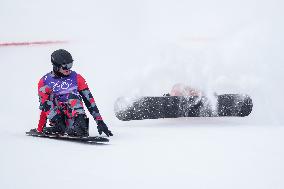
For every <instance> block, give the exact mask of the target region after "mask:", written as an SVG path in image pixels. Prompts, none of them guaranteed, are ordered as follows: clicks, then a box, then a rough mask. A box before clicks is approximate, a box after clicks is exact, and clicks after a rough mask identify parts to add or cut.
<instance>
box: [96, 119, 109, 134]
mask: <svg viewBox="0 0 284 189" xmlns="http://www.w3.org/2000/svg"><path fill="white" fill-rule="evenodd" d="M97 124H98V126H97V128H98V132H99V134H100V135H101V134H102V133H105V134H106V136H108V137H109V136H113V134H112V132H111V131H110V130H108V127H107V126H106V124H105V123H104V121H103V120H98V122H97Z"/></svg>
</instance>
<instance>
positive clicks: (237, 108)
mask: <svg viewBox="0 0 284 189" xmlns="http://www.w3.org/2000/svg"><path fill="white" fill-rule="evenodd" d="M252 107H253V103H252V99H251V98H250V97H249V96H248V95H244V94H222V95H215V97H213V99H212V98H211V99H210V98H208V97H206V96H202V97H199V96H163V97H149V96H147V97H142V98H139V99H136V100H134V101H130V102H129V101H128V100H127V98H119V99H117V101H116V102H115V107H114V111H115V115H116V117H117V118H118V119H119V120H122V121H130V120H143V119H160V118H179V117H224V116H232V117H244V116H248V115H249V114H250V113H251V111H252Z"/></svg>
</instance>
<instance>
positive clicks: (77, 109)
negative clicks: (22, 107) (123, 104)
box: [32, 49, 113, 137]
mask: <svg viewBox="0 0 284 189" xmlns="http://www.w3.org/2000/svg"><path fill="white" fill-rule="evenodd" d="M51 62H52V65H53V71H51V72H49V73H47V74H46V75H44V76H43V77H42V78H41V79H40V81H39V83H38V95H39V102H40V107H39V108H40V110H41V114H40V120H39V123H38V128H37V129H32V130H37V131H38V132H43V133H44V134H55V133H59V134H67V135H69V136H76V137H85V136H89V128H88V118H87V116H86V113H85V110H84V107H83V101H84V103H85V105H86V107H87V109H88V110H89V112H90V114H91V115H92V116H93V118H94V120H95V121H96V123H97V129H98V132H99V134H102V133H105V134H106V135H107V136H113V134H112V133H111V131H110V130H109V129H108V127H107V125H106V124H105V123H104V121H103V119H102V117H101V115H100V112H99V110H98V108H97V106H96V103H95V100H94V98H93V95H92V94H91V92H90V89H89V87H88V85H87V83H86V81H85V79H84V78H83V77H82V76H81V75H80V74H79V73H76V72H75V71H73V70H71V68H72V66H73V58H72V56H71V54H70V53H69V52H68V51H66V50H64V49H59V50H56V51H54V52H53V53H52V54H51ZM47 119H49V121H50V125H51V127H46V120H47Z"/></svg>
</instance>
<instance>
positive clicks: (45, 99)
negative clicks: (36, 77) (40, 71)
mask: <svg viewBox="0 0 284 189" xmlns="http://www.w3.org/2000/svg"><path fill="white" fill-rule="evenodd" d="M38 96H39V104H40V106H39V109H40V110H41V111H43V112H44V114H45V116H46V117H47V118H48V119H49V120H50V121H54V120H56V119H57V118H58V114H59V110H58V109H57V107H56V106H55V104H54V103H53V95H52V89H51V88H50V87H49V86H48V85H45V83H44V80H43V78H42V79H41V80H40V81H39V83H38ZM41 115H42V116H43V114H41ZM42 119H43V118H42ZM41 123H43V122H41Z"/></svg>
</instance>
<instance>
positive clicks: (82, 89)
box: [77, 74, 102, 123]
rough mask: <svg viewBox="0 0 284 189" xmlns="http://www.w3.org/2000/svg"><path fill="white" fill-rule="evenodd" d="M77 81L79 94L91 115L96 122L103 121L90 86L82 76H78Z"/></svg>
mask: <svg viewBox="0 0 284 189" xmlns="http://www.w3.org/2000/svg"><path fill="white" fill-rule="evenodd" d="M77 81H78V90H79V93H80V95H81V97H82V99H83V101H84V103H85V105H86V107H87V109H88V110H89V112H90V114H91V115H92V116H93V118H94V120H95V121H96V122H97V123H98V121H99V120H102V117H101V114H100V112H99V109H98V107H97V105H96V102H95V99H94V97H93V95H92V93H91V91H90V90H89V87H88V84H87V83H86V80H85V79H84V78H83V77H82V76H81V75H80V74H78V75H77Z"/></svg>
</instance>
